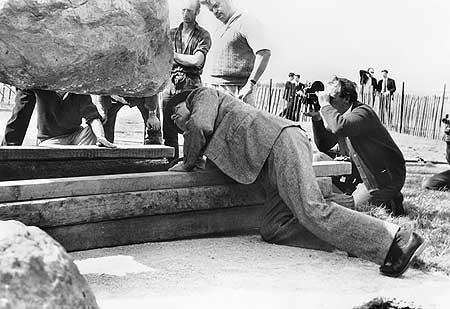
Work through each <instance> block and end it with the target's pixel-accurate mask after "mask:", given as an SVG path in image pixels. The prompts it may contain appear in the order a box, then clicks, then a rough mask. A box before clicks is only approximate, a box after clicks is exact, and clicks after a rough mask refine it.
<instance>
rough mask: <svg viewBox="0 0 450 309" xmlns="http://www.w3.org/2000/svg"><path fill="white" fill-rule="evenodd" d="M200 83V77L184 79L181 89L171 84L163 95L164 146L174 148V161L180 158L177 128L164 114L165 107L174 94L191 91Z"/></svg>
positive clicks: (165, 113)
mask: <svg viewBox="0 0 450 309" xmlns="http://www.w3.org/2000/svg"><path fill="white" fill-rule="evenodd" d="M201 86H202V81H201V79H200V77H186V83H185V84H184V86H183V87H182V89H175V86H174V85H173V84H171V85H170V87H169V89H167V90H166V91H165V92H164V93H163V100H162V101H163V138H164V145H166V146H170V147H174V148H175V156H174V160H176V159H178V158H179V157H180V151H179V149H178V128H177V126H176V125H175V123H174V122H173V120H172V119H171V118H170V117H171V115H169V114H168V113H167V112H166V106H167V104H168V103H169V101H170V99H172V98H173V97H174V96H175V95H176V94H178V93H180V92H183V91H187V90H193V89H195V88H198V87H201Z"/></svg>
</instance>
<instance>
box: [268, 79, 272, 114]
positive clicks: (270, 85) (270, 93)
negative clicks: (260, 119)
mask: <svg viewBox="0 0 450 309" xmlns="http://www.w3.org/2000/svg"><path fill="white" fill-rule="evenodd" d="M271 106H272V79H270V81H269V109H268V111H269V113H270V110H271Z"/></svg>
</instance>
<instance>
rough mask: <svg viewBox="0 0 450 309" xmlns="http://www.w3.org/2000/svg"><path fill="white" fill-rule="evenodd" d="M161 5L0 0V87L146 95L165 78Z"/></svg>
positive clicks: (151, 1) (121, 0)
mask: <svg viewBox="0 0 450 309" xmlns="http://www.w3.org/2000/svg"><path fill="white" fill-rule="evenodd" d="M168 16H169V9H168V3H167V0H0V81H1V82H4V83H6V84H10V85H14V86H17V87H19V88H39V89H47V90H61V91H70V92H76V93H90V94H116V95H123V96H134V97H142V96H150V95H153V94H155V93H158V92H160V91H161V90H162V89H163V87H164V85H165V82H166V81H167V80H168V79H169V73H170V69H171V65H172V59H173V50H172V45H171V42H170V38H169V18H168Z"/></svg>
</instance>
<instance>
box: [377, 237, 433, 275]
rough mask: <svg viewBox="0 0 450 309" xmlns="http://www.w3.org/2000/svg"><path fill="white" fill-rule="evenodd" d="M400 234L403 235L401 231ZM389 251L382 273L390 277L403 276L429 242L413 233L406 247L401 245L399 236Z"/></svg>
mask: <svg viewBox="0 0 450 309" xmlns="http://www.w3.org/2000/svg"><path fill="white" fill-rule="evenodd" d="M399 233H401V232H400V231H399ZM399 233H397V235H396V236H395V239H394V241H393V243H392V245H391V248H390V249H389V252H388V254H387V256H386V260H385V261H384V264H383V265H382V266H380V272H381V273H382V274H383V275H385V276H389V277H399V276H401V275H402V274H403V273H404V272H405V271H406V270H407V269H408V268H409V266H410V265H411V263H412V262H413V260H414V259H415V258H416V257H417V256H419V255H420V254H421V253H422V252H423V250H425V248H426V246H427V242H426V241H425V240H424V239H423V238H422V237H421V236H419V235H418V234H417V233H415V232H413V233H411V236H410V237H409V240H408V241H407V243H406V244H405V245H401V244H400V242H401V241H399V238H398V234H399Z"/></svg>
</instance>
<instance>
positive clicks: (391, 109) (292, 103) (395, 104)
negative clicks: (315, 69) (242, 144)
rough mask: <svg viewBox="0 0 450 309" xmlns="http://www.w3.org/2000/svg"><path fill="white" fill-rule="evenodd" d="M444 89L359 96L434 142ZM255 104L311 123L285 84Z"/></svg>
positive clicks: (1, 93) (1, 88) (7, 96)
mask: <svg viewBox="0 0 450 309" xmlns="http://www.w3.org/2000/svg"><path fill="white" fill-rule="evenodd" d="M14 97H15V88H14V87H11V86H9V85H5V84H1V83H0V109H2V108H3V109H11V108H12V106H13V104H14ZM444 98H445V87H444V92H443V94H442V96H437V95H434V96H416V95H410V94H405V92H404V84H403V86H402V90H401V92H400V93H396V94H394V95H393V96H389V95H388V96H386V95H380V94H376V95H373V94H372V93H365V94H362V93H360V100H361V101H362V102H363V103H366V104H368V105H370V106H371V107H372V108H373V109H374V110H375V112H376V113H377V114H378V116H379V117H380V119H381V121H382V123H383V124H384V125H385V126H386V127H387V128H388V129H389V130H391V131H395V132H400V133H406V134H410V135H415V136H423V137H427V138H432V139H441V138H442V137H443V126H442V122H441V121H440V120H441V119H442V117H443V110H444V104H445V99H444ZM256 102H257V107H258V108H259V109H262V110H265V111H267V112H269V113H272V114H275V115H279V116H282V117H285V118H288V119H291V120H294V121H310V118H309V117H306V116H305V115H304V113H305V112H306V111H307V109H308V108H309V107H308V106H306V104H305V99H304V97H301V96H299V95H297V94H296V93H289V92H288V93H286V92H285V89H284V85H283V84H275V85H274V84H272V82H270V83H269V84H258V86H257V87H256Z"/></svg>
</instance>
